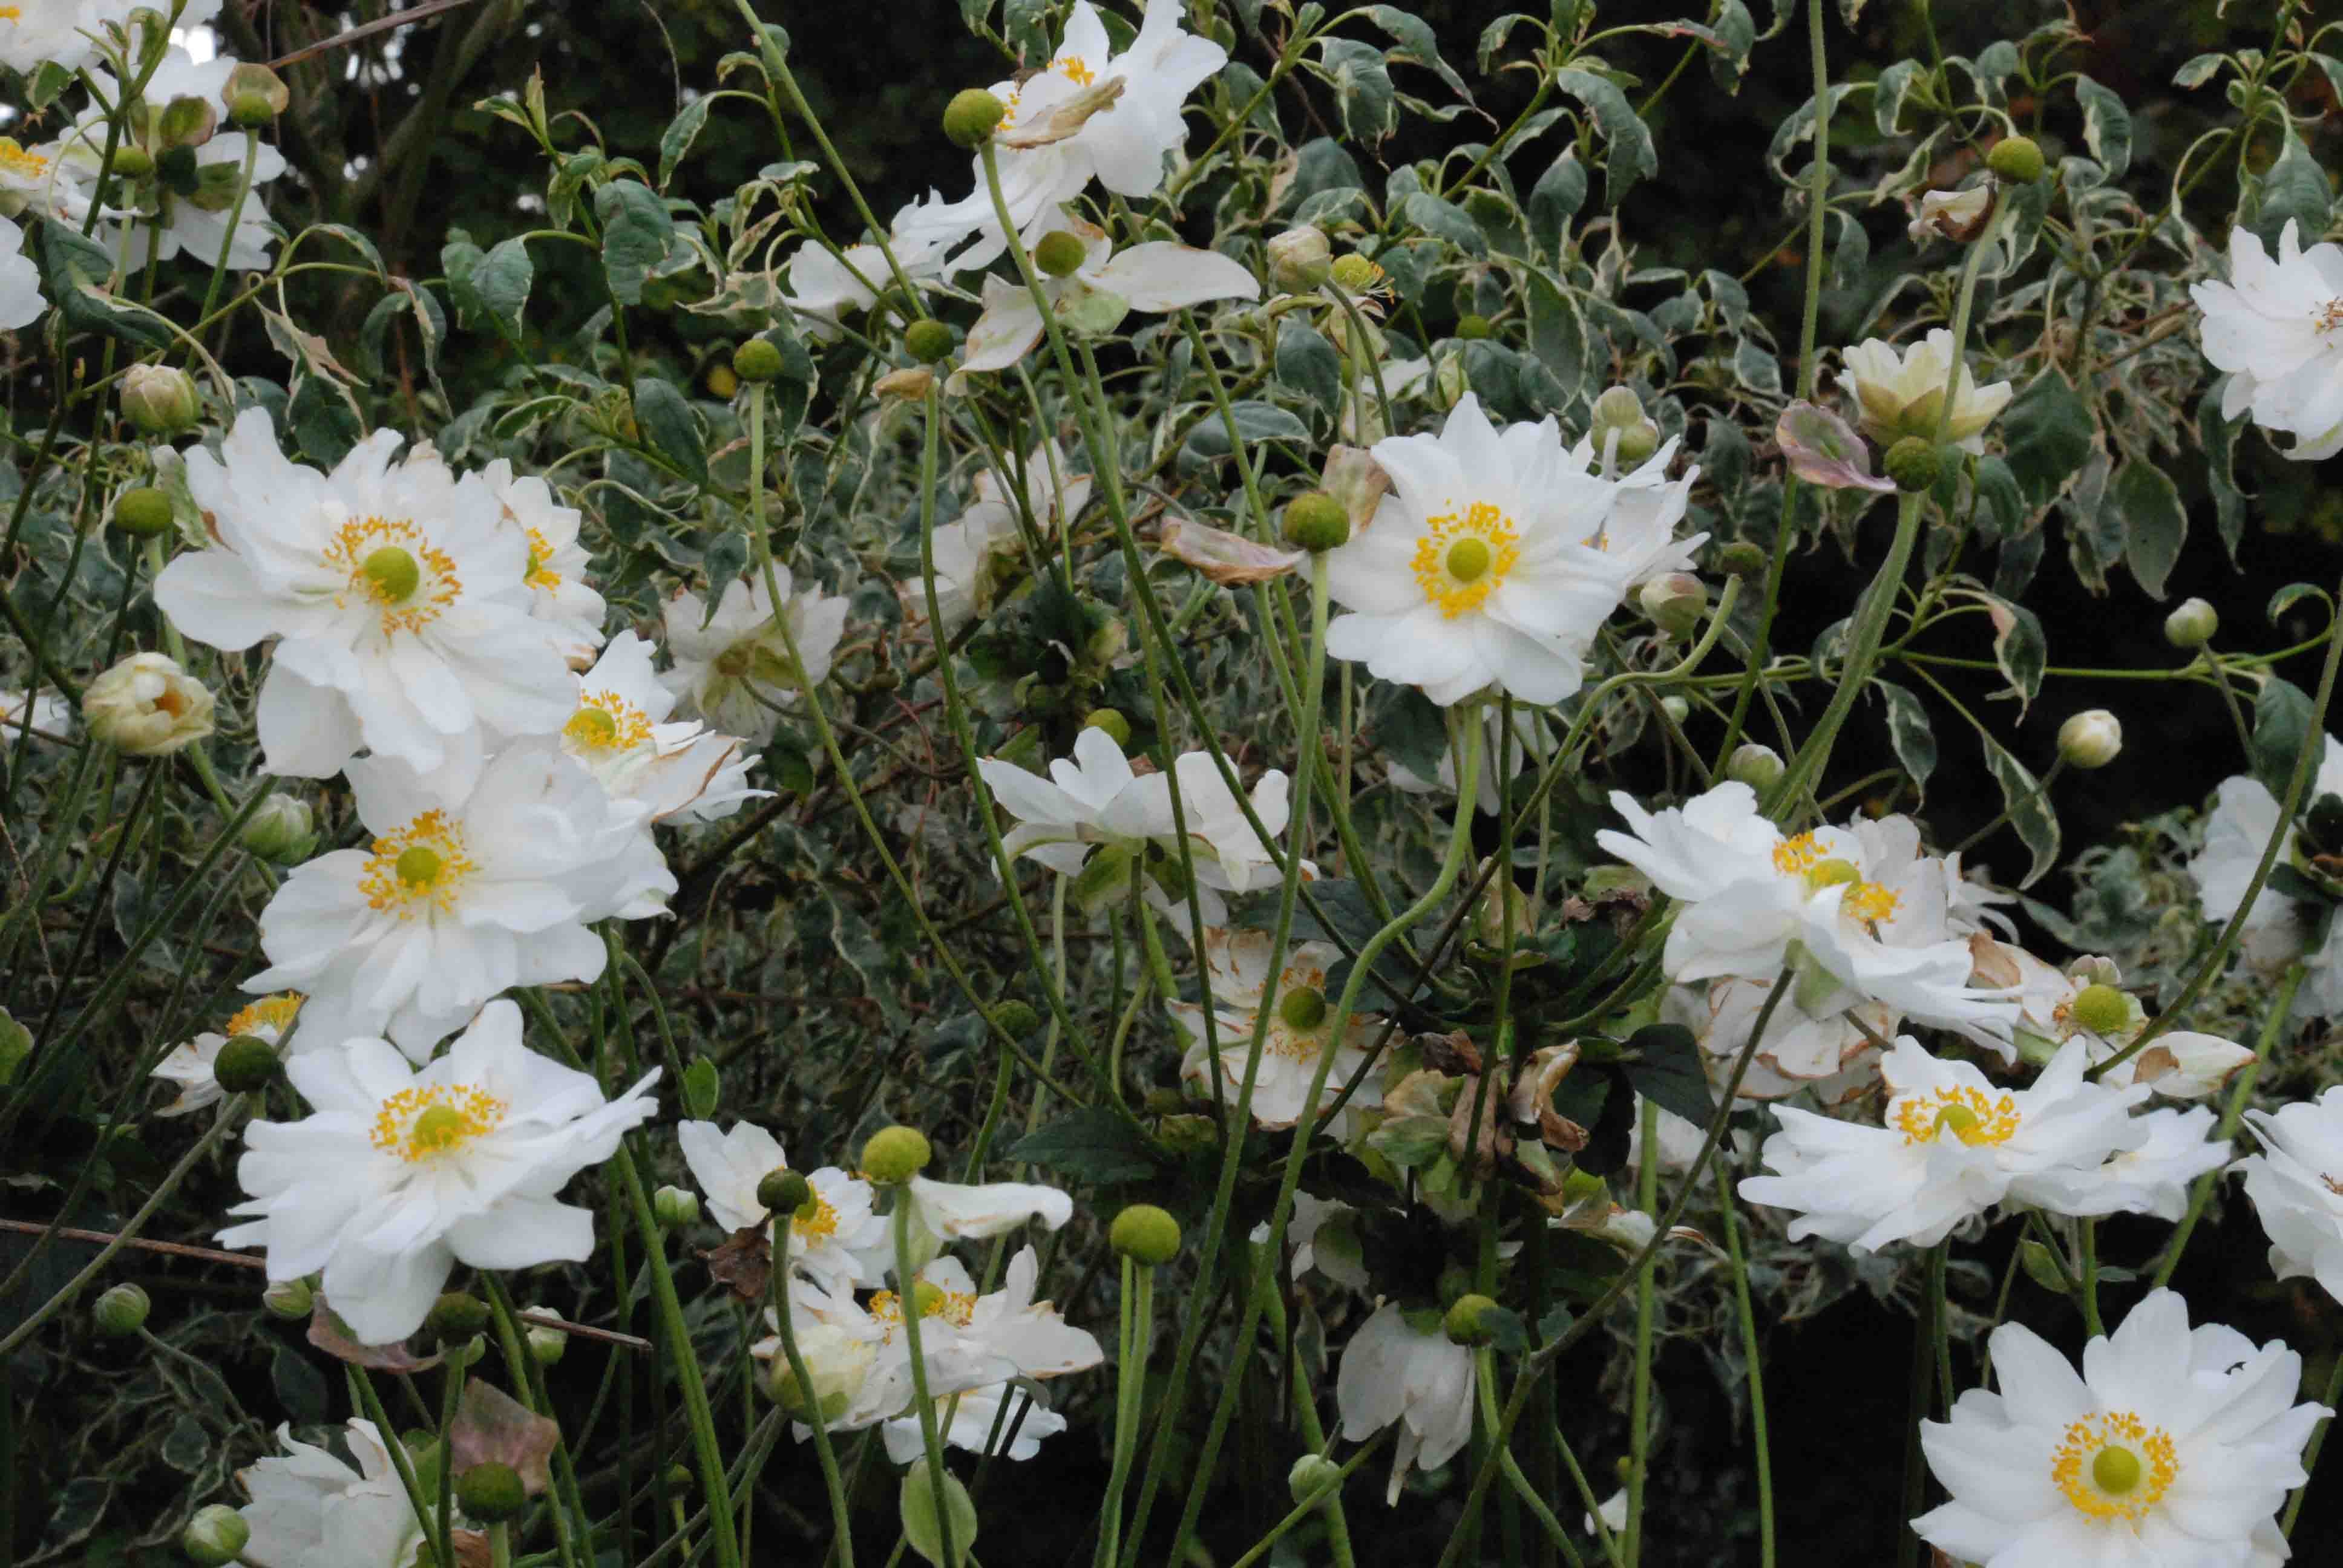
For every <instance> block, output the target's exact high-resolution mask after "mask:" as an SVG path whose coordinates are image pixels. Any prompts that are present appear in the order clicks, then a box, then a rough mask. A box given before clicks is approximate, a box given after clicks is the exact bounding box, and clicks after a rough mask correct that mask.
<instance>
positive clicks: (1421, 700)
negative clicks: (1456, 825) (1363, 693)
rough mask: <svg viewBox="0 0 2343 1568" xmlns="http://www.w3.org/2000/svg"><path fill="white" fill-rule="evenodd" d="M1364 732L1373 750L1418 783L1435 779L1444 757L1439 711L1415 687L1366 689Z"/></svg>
mask: <svg viewBox="0 0 2343 1568" xmlns="http://www.w3.org/2000/svg"><path fill="white" fill-rule="evenodd" d="M1367 728H1368V730H1369V731H1370V732H1371V733H1372V734H1373V736H1374V739H1375V749H1376V750H1377V751H1380V752H1382V753H1383V756H1384V758H1385V759H1388V760H1390V761H1393V762H1396V763H1398V764H1399V765H1400V766H1401V767H1403V768H1404V769H1407V770H1408V771H1409V772H1411V773H1413V774H1414V775H1415V776H1416V777H1417V778H1419V779H1437V778H1438V777H1439V776H1440V764H1441V763H1442V762H1443V760H1444V759H1446V758H1447V756H1448V720H1447V718H1446V715H1445V712H1444V710H1443V709H1441V708H1440V707H1438V706H1437V705H1436V704H1434V703H1433V700H1432V699H1430V698H1428V697H1426V696H1424V695H1423V691H1422V690H1421V689H1418V688H1416V687H1413V686H1402V685H1398V684H1395V683H1393V682H1389V681H1379V682H1377V683H1376V684H1375V685H1374V686H1373V687H1372V688H1370V696H1369V697H1368V699H1367Z"/></svg>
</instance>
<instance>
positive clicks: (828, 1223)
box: [789, 1192, 838, 1245]
mask: <svg viewBox="0 0 2343 1568" xmlns="http://www.w3.org/2000/svg"><path fill="white" fill-rule="evenodd" d="M837 1234H838V1211H837V1210H835V1209H833V1208H831V1207H830V1200H829V1199H827V1198H825V1197H823V1196H822V1195H821V1194H820V1193H819V1192H817V1193H815V1194H814V1195H813V1196H812V1197H810V1198H809V1199H807V1200H806V1201H804V1202H803V1203H800V1204H799V1205H798V1211H797V1212H796V1213H795V1214H792V1215H791V1216H789V1236H790V1238H791V1239H792V1240H794V1241H797V1242H799V1243H800V1244H804V1245H812V1244H813V1243H816V1242H820V1241H829V1240H830V1238H832V1237H833V1236H836V1235H837Z"/></svg>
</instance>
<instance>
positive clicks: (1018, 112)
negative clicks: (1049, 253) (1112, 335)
mask: <svg viewBox="0 0 2343 1568" xmlns="http://www.w3.org/2000/svg"><path fill="white" fill-rule="evenodd" d="M1185 10H1186V5H1185V4H1184V0H1148V3H1147V11H1146V15H1145V17H1144V19H1143V20H1142V21H1141V23H1140V26H1139V35H1138V36H1137V37H1136V38H1134V39H1132V40H1131V47H1130V48H1128V49H1126V50H1124V51H1123V52H1122V53H1121V54H1120V55H1117V54H1114V53H1112V51H1111V46H1110V45H1109V44H1108V41H1107V35H1106V25H1105V24H1104V23H1102V22H1101V21H1100V20H1099V15H1098V12H1097V11H1096V9H1094V8H1093V7H1092V6H1091V3H1090V0H1078V3H1077V4H1076V5H1075V6H1074V8H1073V11H1072V13H1071V15H1069V16H1068V17H1067V18H1066V32H1065V36H1064V38H1063V39H1062V40H1061V42H1060V44H1059V45H1058V50H1057V53H1055V54H1054V55H1051V56H1050V59H1049V61H1048V62H1047V63H1046V64H1044V65H1042V66H1041V69H1040V70H1038V71H1036V72H1034V73H1033V74H1031V75H1029V76H1027V77H1026V78H1025V79H1024V80H1023V81H1022V82H997V83H995V84H993V86H992V93H993V95H994V96H995V97H997V98H999V99H1000V100H1001V103H1002V104H1003V105H1005V106H1007V108H1008V111H1009V112H1008V115H1007V116H1006V117H1005V118H1003V119H1002V121H1001V126H1000V128H999V130H998V131H997V132H996V133H995V142H996V146H995V148H994V152H993V156H994V157H995V158H996V159H997V160H998V165H999V168H1000V171H1001V196H1002V199H1003V203H1004V205H1005V206H1007V207H1008V209H1009V221H1010V223H1011V226H1013V227H1014V228H1015V229H1016V230H1017V232H1018V233H1019V235H1020V236H1022V237H1023V238H1024V239H1025V241H1026V243H1027V245H1028V247H1029V248H1030V246H1031V244H1032V242H1033V241H1034V240H1036V239H1038V238H1039V237H1040V232H1041V229H1042V228H1043V227H1044V226H1046V225H1047V224H1048V223H1049V222H1050V221H1051V220H1053V219H1054V218H1055V217H1056V216H1057V213H1058V209H1059V207H1060V206H1062V205H1063V204H1064V203H1067V202H1070V201H1072V200H1073V199H1074V198H1075V197H1077V196H1081V194H1082V192H1083V190H1084V189H1085V188H1087V187H1088V186H1089V185H1090V182H1091V176H1097V178H1098V180H1099V183H1100V184H1101V185H1103V186H1106V188H1107V189H1108V190H1110V191H1112V192H1113V193H1114V194H1115V195H1117V196H1128V197H1131V198H1133V199H1136V198H1138V197H1140V196H1148V195H1151V194H1152V193H1153V192H1154V190H1155V187H1156V186H1158V185H1160V184H1161V183H1162V179H1163V158H1164V155H1166V154H1167V153H1171V152H1172V151H1175V150H1176V149H1178V148H1179V147H1180V146H1182V145H1183V144H1184V143H1185V142H1186V140H1187V130H1186V127H1185V126H1183V125H1182V122H1181V113H1182V106H1183V105H1184V103H1185V102H1186V100H1187V96H1188V95H1189V93H1190V92H1192V91H1193V90H1194V88H1195V86H1196V85H1197V84H1198V83H1200V82H1202V81H1203V80H1204V79H1205V78H1206V77H1208V76H1210V75H1212V73H1213V72H1215V71H1217V70H1219V69H1220V68H1221V67H1222V65H1226V64H1227V63H1228V58H1229V55H1228V51H1227V50H1225V49H1223V48H1222V47H1221V46H1220V45H1218V44H1215V43H1213V42H1212V41H1211V40H1210V39H1206V38H1199V37H1196V36H1195V35H1192V34H1190V33H1188V32H1186V31H1184V30H1183V29H1182V27H1181V25H1180V24H1181V21H1182V16H1183V14H1184V12H1185ZM1117 85H1119V86H1120V88H1121V92H1120V95H1117V96H1114V97H1113V98H1112V99H1111V101H1110V102H1107V103H1106V104H1105V105H1104V106H1102V107H1100V108H1098V109H1097V111H1096V112H1095V113H1093V114H1091V116H1089V118H1087V119H1085V120H1083V121H1082V123H1081V127H1080V128H1079V129H1077V130H1075V131H1074V132H1073V133H1072V134H1071V136H1064V137H1062V138H1061V139H1059V140H1054V141H1049V142H1044V143H1042V144H1041V145H1039V146H1016V145H1014V144H1015V141H1016V139H1017V137H1018V136H1019V135H1020V134H1021V133H1033V132H1039V131H1046V130H1047V129H1048V128H1049V126H1051V121H1052V119H1053V117H1054V116H1057V115H1058V114H1059V113H1060V112H1061V111H1063V110H1070V109H1077V108H1078V103H1077V101H1078V100H1079V101H1081V102H1082V103H1095V102H1096V101H1097V99H1098V98H1099V97H1101V96H1103V95H1105V94H1106V93H1108V92H1110V91H1111V90H1112V89H1113V88H1114V87H1115V86H1117ZM1086 95H1088V96H1087V97H1086ZM972 172H973V174H974V176H975V189H974V190H973V191H972V192H971V193H970V195H969V196H967V197H966V198H965V199H963V200H960V201H956V202H945V201H943V200H941V199H940V198H937V197H932V196H931V197H930V199H929V200H927V201H924V202H920V203H916V204H914V205H913V206H909V207H906V208H904V209H903V211H902V212H901V213H900V214H898V215H897V216H896V218H895V221H894V230H895V232H896V233H897V234H898V235H900V236H904V237H905V238H906V239H908V240H909V241H910V243H911V244H912V245H914V246H920V247H921V248H924V249H928V250H933V251H944V250H951V249H952V248H953V247H954V246H958V247H959V248H958V249H957V250H956V251H954V252H953V254H952V255H951V256H949V257H948V258H946V262H945V266H946V269H947V270H948V271H951V272H967V271H972V270H974V269H975V268H977V267H980V266H986V265H988V264H989V263H990V262H991V261H992V259H993V258H994V257H995V256H1000V255H1001V253H1002V252H1003V251H1004V250H1006V249H1007V248H1008V246H1009V242H1008V237H1007V236H1006V235H1005V234H1004V233H1003V232H1002V231H1001V219H1000V216H999V215H998V213H996V211H995V210H994V208H993V205H992V193H991V191H990V188H989V187H988V186H987V185H986V183H985V179H984V168H983V165H982V162H981V160H979V161H978V162H977V164H976V165H975V166H974V169H973V171H972ZM963 242H965V243H963Z"/></svg>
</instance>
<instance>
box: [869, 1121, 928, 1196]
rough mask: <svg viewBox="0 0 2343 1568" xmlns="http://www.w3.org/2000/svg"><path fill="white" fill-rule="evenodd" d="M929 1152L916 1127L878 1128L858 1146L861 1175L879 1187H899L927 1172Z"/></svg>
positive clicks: (922, 1134) (921, 1134) (924, 1135)
mask: <svg viewBox="0 0 2343 1568" xmlns="http://www.w3.org/2000/svg"><path fill="white" fill-rule="evenodd" d="M932 1152H933V1151H932V1150H931V1149H930V1148H929V1146H928V1139H927V1134H925V1133H923V1132H921V1131H920V1130H919V1129H918V1128H916V1127H882V1128H880V1130H879V1131H876V1132H874V1133H872V1134H871V1135H870V1142H868V1143H865V1144H864V1145H863V1146H862V1174H863V1175H865V1176H867V1177H869V1178H870V1180H871V1181H876V1182H878V1183H879V1184H880V1186H882V1187H894V1186H900V1184H902V1183H903V1182H905V1181H910V1179H911V1178H912V1177H914V1176H917V1175H918V1174H919V1173H920V1171H924V1170H926V1169H927V1166H928V1157H929V1156H930V1154H931V1153H932Z"/></svg>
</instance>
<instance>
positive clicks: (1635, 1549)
mask: <svg viewBox="0 0 2343 1568" xmlns="http://www.w3.org/2000/svg"><path fill="white" fill-rule="evenodd" d="M1641 1117H1642V1126H1641V1128H1640V1130H1639V1131H1641V1132H1642V1134H1643V1137H1642V1141H1641V1144H1640V1146H1639V1148H1638V1150H1637V1152H1638V1153H1639V1154H1640V1155H1641V1156H1642V1158H1641V1159H1640V1160H1639V1161H1638V1162H1637V1165H1636V1170H1635V1206H1636V1207H1637V1208H1638V1209H1641V1210H1642V1211H1644V1213H1646V1214H1649V1215H1651V1216H1653V1218H1654V1219H1657V1218H1658V1217H1659V1211H1660V1107H1659V1102H1658V1101H1654V1100H1646V1101H1644V1104H1643V1108H1642V1111H1641ZM1657 1272H1658V1271H1657V1270H1655V1269H1646V1270H1644V1271H1643V1273H1642V1274H1640V1275H1638V1276H1637V1277H1636V1280H1635V1370H1634V1382H1632V1383H1631V1384H1630V1385H1629V1387H1628V1394H1627V1530H1626V1537H1625V1541H1624V1551H1623V1555H1624V1557H1625V1558H1626V1561H1627V1568H1636V1564H1637V1563H1641V1562H1642V1561H1643V1557H1644V1483H1645V1481H1646V1480H1647V1476H1646V1475H1645V1472H1646V1471H1647V1470H1648V1469H1649V1468H1650V1462H1651V1446H1652V1317H1653V1313H1654V1311H1655V1310H1656V1308H1657V1307H1658V1304H1659V1301H1658V1290H1659V1284H1658V1281H1657V1280H1656V1279H1655V1278H1654V1276H1655V1275H1656V1273H1657Z"/></svg>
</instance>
